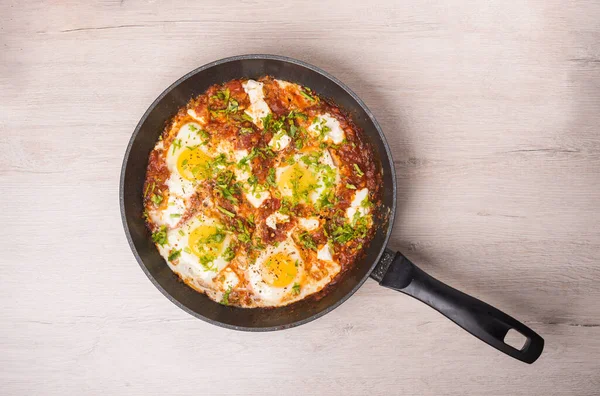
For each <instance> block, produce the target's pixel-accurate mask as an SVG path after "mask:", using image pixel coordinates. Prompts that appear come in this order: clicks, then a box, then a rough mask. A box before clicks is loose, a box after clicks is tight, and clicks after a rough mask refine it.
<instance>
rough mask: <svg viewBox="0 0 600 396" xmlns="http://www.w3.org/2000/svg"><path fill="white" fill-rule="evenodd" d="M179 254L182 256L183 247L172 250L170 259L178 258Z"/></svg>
mask: <svg viewBox="0 0 600 396" xmlns="http://www.w3.org/2000/svg"><path fill="white" fill-rule="evenodd" d="M179 256H181V249H173V250H171V253H169V257H168V259H169V261H173V260H175V259H176V258H178V257H179Z"/></svg>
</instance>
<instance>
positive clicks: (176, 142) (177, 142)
mask: <svg viewBox="0 0 600 396" xmlns="http://www.w3.org/2000/svg"><path fill="white" fill-rule="evenodd" d="M171 147H173V152H172V154H175V150H178V149H180V148H181V139H174V140H173V143H171Z"/></svg>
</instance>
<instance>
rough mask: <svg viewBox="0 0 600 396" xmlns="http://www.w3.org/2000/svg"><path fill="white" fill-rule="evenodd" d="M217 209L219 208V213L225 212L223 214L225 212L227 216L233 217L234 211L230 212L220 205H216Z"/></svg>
mask: <svg viewBox="0 0 600 396" xmlns="http://www.w3.org/2000/svg"><path fill="white" fill-rule="evenodd" d="M217 209H219V211H220V212H221V213H225V214H226V215H227V216H229V217H235V214H234V213H231V212H230V211H228V210H227V209H225V208H222V207H220V206H219V205H217Z"/></svg>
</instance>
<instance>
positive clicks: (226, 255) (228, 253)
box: [223, 246, 235, 261]
mask: <svg viewBox="0 0 600 396" xmlns="http://www.w3.org/2000/svg"><path fill="white" fill-rule="evenodd" d="M234 257H235V251H234V250H233V248H232V247H231V246H227V249H225V251H224V252H223V259H224V260H225V261H231V260H233V258H234Z"/></svg>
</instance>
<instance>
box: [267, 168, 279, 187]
mask: <svg viewBox="0 0 600 396" xmlns="http://www.w3.org/2000/svg"><path fill="white" fill-rule="evenodd" d="M267 184H268V185H270V186H273V187H275V186H276V185H277V183H276V182H275V168H270V169H269V174H268V175H267Z"/></svg>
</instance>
